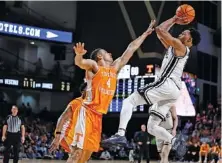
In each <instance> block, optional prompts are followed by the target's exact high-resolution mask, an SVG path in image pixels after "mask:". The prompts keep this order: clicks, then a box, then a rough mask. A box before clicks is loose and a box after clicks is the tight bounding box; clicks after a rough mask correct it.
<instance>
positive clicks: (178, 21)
mask: <svg viewBox="0 0 222 163" xmlns="http://www.w3.org/2000/svg"><path fill="white" fill-rule="evenodd" d="M173 18H174V20H175V23H176V24H179V25H186V24H189V23H190V22H189V21H188V20H187V19H185V18H183V17H178V16H176V15H175V16H174V17H173Z"/></svg>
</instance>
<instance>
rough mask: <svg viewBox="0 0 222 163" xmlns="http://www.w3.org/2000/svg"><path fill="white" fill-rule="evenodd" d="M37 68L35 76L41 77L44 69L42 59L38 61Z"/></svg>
mask: <svg viewBox="0 0 222 163" xmlns="http://www.w3.org/2000/svg"><path fill="white" fill-rule="evenodd" d="M35 66H36V67H35V74H36V75H40V74H41V72H42V67H43V65H42V59H41V58H39V59H38V61H37V62H36V63H35Z"/></svg>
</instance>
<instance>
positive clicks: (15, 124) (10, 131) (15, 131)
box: [2, 105, 25, 163]
mask: <svg viewBox="0 0 222 163" xmlns="http://www.w3.org/2000/svg"><path fill="white" fill-rule="evenodd" d="M11 112H12V114H11V115H9V116H8V117H7V118H6V120H5V122H4V126H3V132H2V141H3V142H4V146H5V150H4V159H3V163H9V159H10V150H11V146H13V153H14V159H13V163H18V160H19V149H20V143H21V142H22V143H24V141H25V126H24V124H23V121H22V120H21V118H20V117H18V115H17V114H18V107H17V106H15V105H13V106H12V109H11ZM21 136H22V137H21Z"/></svg>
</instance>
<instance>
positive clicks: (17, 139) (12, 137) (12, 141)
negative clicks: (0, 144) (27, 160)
mask: <svg viewBox="0 0 222 163" xmlns="http://www.w3.org/2000/svg"><path fill="white" fill-rule="evenodd" d="M20 143H21V134H20V133H10V132H7V136H6V140H5V142H4V146H5V149H4V159H3V163H9V159H10V151H11V147H12V146H13V153H14V158H13V163H18V160H19V150H20Z"/></svg>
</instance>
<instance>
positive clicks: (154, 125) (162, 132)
mask: <svg viewBox="0 0 222 163" xmlns="http://www.w3.org/2000/svg"><path fill="white" fill-rule="evenodd" d="M160 122H161V119H160V118H159V117H157V116H155V115H150V117H149V120H148V124H147V128H148V132H149V133H150V134H151V135H153V136H155V137H158V138H160V139H162V140H164V141H167V142H171V141H173V140H172V139H173V137H174V136H173V135H171V134H170V133H169V132H168V131H167V130H166V129H165V128H163V127H160V126H159V124H160ZM172 143H174V142H172Z"/></svg>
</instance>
